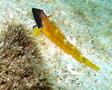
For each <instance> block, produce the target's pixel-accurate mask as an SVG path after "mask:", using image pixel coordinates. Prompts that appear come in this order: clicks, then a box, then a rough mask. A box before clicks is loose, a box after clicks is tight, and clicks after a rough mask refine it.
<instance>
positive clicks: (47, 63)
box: [0, 0, 112, 90]
mask: <svg viewBox="0 0 112 90" xmlns="http://www.w3.org/2000/svg"><path fill="white" fill-rule="evenodd" d="M32 7H36V8H40V9H43V10H44V11H45V12H46V14H47V15H48V16H50V19H51V20H52V21H53V22H55V23H56V24H57V26H58V27H60V29H61V30H62V32H63V33H64V34H65V36H66V38H67V39H68V40H69V41H70V42H71V43H73V44H74V45H75V46H76V47H77V48H78V49H79V50H80V51H81V52H82V54H83V55H85V56H86V57H87V58H88V59H90V60H91V61H92V62H94V63H95V64H96V65H98V66H99V67H100V70H99V71H98V72H96V71H93V70H92V69H90V68H88V67H85V66H84V65H82V64H80V63H78V62H77V61H75V60H74V59H73V58H72V57H71V56H69V55H67V54H66V53H64V52H63V51H62V50H60V48H58V47H56V46H55V45H54V44H53V43H52V42H50V41H49V39H47V38H46V37H45V36H44V35H40V36H39V37H37V38H36V39H37V42H38V46H39V48H40V51H41V52H42V56H43V58H44V65H43V66H42V67H43V68H45V69H46V71H47V72H48V73H49V74H48V77H47V79H48V81H49V82H50V83H51V84H52V87H53V90H112V0H0V27H1V28H0V29H2V28H3V27H5V24H6V23H9V22H10V21H12V20H16V21H19V22H21V23H23V24H25V25H26V26H27V27H28V28H29V29H32V27H33V26H34V25H35V22H34V19H33V16H32V13H31V9H32ZM0 80H1V79H0Z"/></svg>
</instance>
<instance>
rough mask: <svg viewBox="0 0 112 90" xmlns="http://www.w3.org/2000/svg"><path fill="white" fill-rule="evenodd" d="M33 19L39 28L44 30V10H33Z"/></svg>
mask: <svg viewBox="0 0 112 90" xmlns="http://www.w3.org/2000/svg"><path fill="white" fill-rule="evenodd" d="M32 13H33V17H34V19H35V22H36V25H35V26H38V28H42V27H43V25H42V19H41V17H42V15H43V14H44V12H43V10H42V9H37V8H32Z"/></svg>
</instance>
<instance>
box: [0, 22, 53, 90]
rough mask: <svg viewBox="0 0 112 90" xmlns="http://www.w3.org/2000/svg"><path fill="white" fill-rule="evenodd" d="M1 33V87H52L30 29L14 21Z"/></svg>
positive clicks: (5, 89)
mask: <svg viewBox="0 0 112 90" xmlns="http://www.w3.org/2000/svg"><path fill="white" fill-rule="evenodd" d="M0 34H1V35H0V90H51V86H50V84H49V83H48V81H47V77H46V75H47V73H46V72H45V71H44V70H43V69H42V61H43V59H42V56H41V53H40V50H39V49H38V47H37V45H38V44H37V43H36V42H35V41H34V39H33V37H31V35H30V30H29V29H27V28H26V26H25V25H22V24H17V23H15V22H13V23H9V24H8V25H7V28H6V29H5V30H2V32H1V33H0Z"/></svg>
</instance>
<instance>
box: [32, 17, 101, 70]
mask: <svg viewBox="0 0 112 90" xmlns="http://www.w3.org/2000/svg"><path fill="white" fill-rule="evenodd" d="M42 21H43V27H42V28H41V32H42V33H43V34H44V35H45V36H46V37H47V38H48V39H50V40H51V41H52V42H53V43H54V44H55V45H57V46H58V47H60V48H61V49H62V50H63V51H64V52H66V53H67V54H69V55H71V56H72V57H73V58H75V59H76V60H77V61H78V62H80V63H83V64H85V65H86V66H89V67H90V68H92V69H94V70H99V69H100V68H99V67H98V66H96V65H95V64H93V63H92V62H91V61H89V60H88V59H87V58H85V57H84V56H83V55H82V54H81V53H80V51H79V50H78V49H77V48H76V47H75V46H73V45H72V44H71V43H70V42H68V41H67V40H66V38H65V36H64V35H63V34H62V33H61V32H60V30H59V28H58V27H57V26H56V25H55V24H53V23H51V22H49V20H48V18H47V17H42ZM39 32H40V31H39ZM33 33H34V34H35V35H36V34H37V35H38V33H37V31H36V28H34V31H33Z"/></svg>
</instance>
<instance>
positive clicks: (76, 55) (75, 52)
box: [69, 45, 100, 71]
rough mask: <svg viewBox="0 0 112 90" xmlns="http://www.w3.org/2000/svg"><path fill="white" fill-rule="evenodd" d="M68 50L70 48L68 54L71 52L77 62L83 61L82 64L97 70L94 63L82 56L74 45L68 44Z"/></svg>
mask: <svg viewBox="0 0 112 90" xmlns="http://www.w3.org/2000/svg"><path fill="white" fill-rule="evenodd" d="M70 48H71V49H70ZM69 50H70V53H69V54H71V55H72V57H73V58H74V59H76V60H77V61H78V62H80V63H83V64H84V65H86V66H88V67H90V68H92V69H93V70H96V71H98V70H99V69H100V68H99V67H98V66H96V65H95V64H94V63H92V62H91V61H90V60H88V59H87V58H86V57H84V56H83V55H82V54H81V53H80V51H79V50H78V49H77V48H76V47H75V46H73V45H69Z"/></svg>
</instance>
